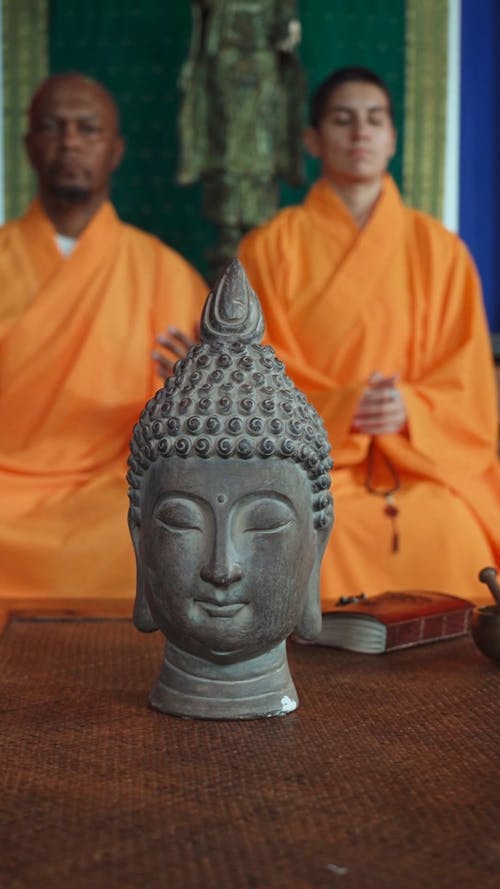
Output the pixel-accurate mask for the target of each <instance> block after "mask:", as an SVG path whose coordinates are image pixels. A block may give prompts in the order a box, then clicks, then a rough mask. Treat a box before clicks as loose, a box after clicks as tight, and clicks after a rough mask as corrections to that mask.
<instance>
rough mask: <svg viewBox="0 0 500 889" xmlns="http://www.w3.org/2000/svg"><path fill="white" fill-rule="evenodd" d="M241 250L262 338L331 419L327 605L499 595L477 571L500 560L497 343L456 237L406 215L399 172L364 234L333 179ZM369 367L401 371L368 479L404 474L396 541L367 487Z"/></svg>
mask: <svg viewBox="0 0 500 889" xmlns="http://www.w3.org/2000/svg"><path fill="white" fill-rule="evenodd" d="M240 258H241V260H242V262H243V264H244V266H245V268H246V271H247V273H248V276H249V279H250V281H251V283H252V285H253V287H254V289H255V291H256V292H257V294H258V296H259V297H260V299H261V301H262V306H263V310H264V315H265V318H266V325H267V338H268V340H269V341H270V342H271V343H272V345H273V346H274V347H275V348H276V350H277V352H278V354H279V355H280V357H281V358H282V359H283V360H284V361H285V362H286V364H287V367H288V371H289V373H290V375H291V376H292V377H293V378H294V379H295V382H296V383H297V385H298V386H299V387H300V388H301V389H302V390H303V391H304V392H305V393H306V394H307V396H308V397H309V398H310V400H311V401H312V402H313V404H314V405H315V406H316V408H317V410H318V411H319V413H320V414H321V415H322V416H323V419H324V421H325V424H326V427H327V430H328V433H329V437H330V441H331V443H332V455H333V458H334V461H335V467H334V470H333V494H334V498H335V514H336V520H335V526H334V529H333V532H332V536H331V540H330V543H329V547H328V549H327V552H326V554H325V558H324V562H323V574H322V598H323V603H324V606H325V607H329V606H330V605H332V604H333V603H334V602H335V601H336V600H337V598H338V597H339V596H343V595H353V594H356V593H359V592H361V591H364V592H365V593H366V594H367V595H373V594H375V593H377V592H381V591H382V590H387V589H393V590H394V589H405V588H406V589H408V588H421V589H435V590H443V591H449V592H451V593H455V594H457V595H462V596H464V597H469V598H473V599H475V600H476V601H486V602H489V601H490V600H491V596H490V595H489V592H488V590H487V589H486V588H485V587H484V586H483V585H482V584H480V583H479V581H478V580H477V574H478V571H479V569H481V568H482V567H484V566H486V565H488V564H495V563H497V564H498V562H499V560H500V471H499V464H498V460H497V457H496V440H497V429H498V426H497V419H496V413H497V411H496V402H495V385H494V374H493V363H492V357H491V346H490V341H489V337H488V332H487V326H486V322H485V315H484V308H483V304H482V298H481V291H480V285H479V281H478V277H477V273H476V271H475V268H474V264H473V262H472V260H471V258H470V255H469V254H468V252H467V249H466V247H465V245H464V244H463V242H462V241H461V240H460V239H459V238H458V237H457V236H456V235H453V234H451V233H450V232H449V231H447V230H446V229H445V228H444V227H443V226H442V225H441V224H440V223H438V222H437V221H436V220H434V219H432V218H431V217H430V216H427V215H426V214H424V213H421V212H418V211H415V210H411V209H408V208H405V207H404V205H403V203H402V201H401V198H400V195H399V192H398V190H397V188H396V186H395V184H394V183H393V181H392V179H391V178H390V177H389V176H387V177H386V179H385V182H384V188H383V192H382V194H381V197H380V198H379V200H378V202H377V204H376V207H375V209H374V211H373V213H372V215H371V217H370V219H369V221H368V223H367V225H366V226H365V227H364V228H363V229H362V230H361V231H360V230H359V229H358V228H357V227H356V225H355V222H354V220H353V218H352V217H351V215H350V214H349V212H348V210H347V208H346V207H345V206H344V204H343V203H342V202H341V200H340V199H339V198H338V196H337V195H336V194H335V192H334V190H333V189H332V188H331V187H330V186H329V185H328V183H327V182H326V181H324V180H320V181H318V182H317V183H316V184H315V185H314V186H313V188H312V189H311V191H310V192H309V194H308V196H307V197H306V200H305V202H304V204H303V205H301V206H299V207H291V208H286V209H285V210H282V211H281V212H280V213H278V215H277V216H276V217H275V218H274V219H273V220H271V222H269V223H267V224H266V225H264V226H262V227H261V228H259V229H256V230H255V231H253V232H251V233H250V234H249V235H247V236H246V238H244V240H243V241H242V244H241V247H240ZM372 371H379V372H380V373H383V374H386V375H389V374H398V375H399V379H400V381H401V382H400V383H399V389H400V391H401V393H402V395H403V397H404V400H405V404H406V407H407V411H408V429H407V431H406V432H405V433H403V434H394V435H385V436H378V437H377V439H376V454H378V460H377V461H376V463H375V469H374V474H373V478H372V484H373V485H374V486H376V487H377V488H378V489H380V490H382V491H383V490H387V489H388V488H390V487H391V486H392V479H391V477H390V475H389V474H388V472H387V469H386V466H385V463H384V459H383V457H382V456H381V455H386V456H387V457H388V458H389V459H390V461H391V462H392V465H393V466H395V467H396V468H397V471H398V473H399V475H400V478H401V482H402V487H401V489H400V490H399V492H398V493H397V494H396V496H395V502H396V504H397V506H398V508H399V515H398V517H397V519H396V521H397V523H398V527H399V538H400V547H399V551H398V552H392V546H391V542H392V531H393V526H392V522H391V520H390V518H388V517H387V515H386V514H385V513H384V507H385V505H386V504H385V500H384V498H383V497H381V496H376V495H374V494H370V493H369V492H368V491H367V490H366V488H365V484H364V483H365V479H366V475H367V452H368V446H369V437H368V436H366V435H362V434H354V433H353V432H352V431H351V421H352V417H353V413H354V409H355V406H356V405H357V403H358V400H359V398H360V396H361V393H362V391H363V389H364V388H365V386H366V382H367V379H368V377H369V375H370V373H371V372H372Z"/></svg>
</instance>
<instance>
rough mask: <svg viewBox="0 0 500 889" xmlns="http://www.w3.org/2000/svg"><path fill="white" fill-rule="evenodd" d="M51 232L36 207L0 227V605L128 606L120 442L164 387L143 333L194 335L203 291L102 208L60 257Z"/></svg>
mask: <svg viewBox="0 0 500 889" xmlns="http://www.w3.org/2000/svg"><path fill="white" fill-rule="evenodd" d="M54 236H55V232H54V229H53V227H52V225H51V223H50V222H49V220H48V218H47V217H46V216H45V214H44V212H43V210H42V208H41V206H40V204H39V203H38V202H37V201H35V202H34V203H33V204H32V206H31V207H30V208H29V210H28V212H27V213H26V215H25V216H23V217H22V218H21V219H19V220H16V221H14V222H11V223H8V224H7V225H6V226H4V227H3V228H2V229H0V292H1V295H2V296H1V301H0V416H1V418H2V421H1V426H0V566H1V570H0V607H1V604H2V600H3V601H4V602H5V601H6V599H12V598H22V597H28V598H38V597H42V598H43V597H45V598H46V597H71V598H76V599H85V598H88V597H95V598H101V599H102V598H104V599H106V598H114V597H118V598H127V597H128V598H132V597H133V595H134V592H135V566H134V560H133V550H132V544H131V541H130V539H129V534H128V528H127V507H128V502H127V484H126V480H125V473H126V461H127V456H128V444H129V439H130V436H131V431H132V427H133V424H134V423H135V421H136V420H137V418H138V416H139V413H140V411H141V410H142V408H143V407H144V404H145V402H146V401H147V400H148V399H149V398H150V397H151V395H152V394H153V393H154V392H155V391H156V389H158V388H159V386H160V385H161V382H162V381H161V380H160V379H159V378H158V377H156V376H155V368H154V363H153V360H152V359H151V357H150V353H151V349H152V348H153V345H154V338H155V335H156V334H157V333H158V332H160V331H163V330H164V329H165V328H166V326H167V325H168V324H174V325H176V326H178V327H179V328H181V329H183V330H184V331H185V332H186V333H188V334H189V335H192V334H193V333H194V323H195V321H196V320H197V319H199V317H200V311H201V307H202V305H203V302H204V299H205V296H206V293H207V287H206V285H205V283H204V282H203V280H202V279H201V278H200V277H199V275H198V274H197V273H196V272H195V271H194V269H192V268H191V267H190V266H189V265H188V263H187V262H185V261H184V260H183V259H182V257H180V256H179V255H178V254H177V253H175V252H174V251H173V250H170V249H169V248H167V247H165V246H164V245H163V244H162V243H160V241H158V240H157V239H156V238H154V237H152V236H151V235H148V234H145V233H144V232H141V231H139V230H138V229H135V228H133V227H132V226H129V225H125V224H123V223H122V222H120V220H119V219H118V217H117V216H116V213H115V211H114V209H113V207H112V206H111V204H110V203H107V204H104V205H103V206H102V207H101V208H100V210H99V211H98V213H97V214H96V215H95V216H94V218H93V219H92V221H91V222H90V223H89V225H88V226H87V228H86V229H85V231H84V232H83V234H82V236H81V237H80V239H79V240H78V242H77V244H76V247H75V249H74V251H73V253H72V254H71V255H70V256H68V257H63V256H61V255H60V253H59V250H58V249H57V246H56V243H55V240H54Z"/></svg>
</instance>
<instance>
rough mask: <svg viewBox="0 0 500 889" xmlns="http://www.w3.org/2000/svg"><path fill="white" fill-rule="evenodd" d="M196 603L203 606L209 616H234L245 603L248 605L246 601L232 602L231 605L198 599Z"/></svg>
mask: <svg viewBox="0 0 500 889" xmlns="http://www.w3.org/2000/svg"><path fill="white" fill-rule="evenodd" d="M197 604H198V605H199V606H200V608H203V610H204V611H206V612H207V614H209V615H210V617H234V615H235V614H238V612H239V611H241V609H242V608H244V607H245V605H248V602H233V603H232V604H231V605H217V603H216V602H201V601H200V600H199V599H198V603H197Z"/></svg>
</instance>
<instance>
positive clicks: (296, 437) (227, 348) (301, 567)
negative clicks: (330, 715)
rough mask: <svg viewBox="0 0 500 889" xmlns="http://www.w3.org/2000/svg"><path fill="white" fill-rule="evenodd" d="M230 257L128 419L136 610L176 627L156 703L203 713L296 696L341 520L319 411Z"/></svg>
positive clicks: (285, 702)
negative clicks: (158, 381)
mask: <svg viewBox="0 0 500 889" xmlns="http://www.w3.org/2000/svg"><path fill="white" fill-rule="evenodd" d="M263 326H264V325H263V318H262V312H261V309H260V305H259V303H258V300H257V297H256V295H255V293H254V292H253V290H252V289H251V287H250V285H249V283H248V281H247V279H246V276H245V272H244V271H243V266H242V265H241V264H240V263H239V261H238V260H233V261H232V263H231V264H230V266H229V267H228V269H227V270H226V272H225V273H224V275H223V276H222V278H221V279H220V281H219V282H218V284H217V285H216V286H215V288H214V290H213V291H212V292H211V293H210V294H209V296H208V299H207V302H206V305H205V309H204V311H203V317H202V324H201V343H200V344H199V345H194V346H192V347H191V349H190V350H189V352H188V354H187V356H186V357H185V358H184V359H181V360H180V361H178V362H177V364H176V365H175V373H174V375H173V376H171V377H169V378H168V379H167V381H166V383H165V386H164V388H163V389H160V390H159V392H157V393H156V395H155V397H154V398H153V399H152V400H151V401H150V402H149V403H148V404H147V405H146V407H145V409H144V411H143V413H142V414H141V417H140V419H139V421H138V423H137V424H136V426H135V428H134V434H133V439H132V443H131V457H130V461H129V463H130V471H129V475H128V478H129V482H130V511H129V524H130V530H131V534H132V539H133V542H134V549H135V554H136V560H137V595H136V603H135V609H134V622H135V624H136V626H137V627H138V629H140V630H143V631H145V632H148V631H152V630H156V629H160V630H162V631H163V632H164V634H165V636H166V637H167V640H168V641H167V644H166V649H165V659H164V662H163V666H162V669H161V673H160V677H159V679H158V681H157V683H156V685H155V687H154V689H153V691H152V693H151V697H150V702H151V704H152V706H153V707H155V708H157V709H158V710H162V711H164V712H166V713H173V714H176V715H182V716H195V717H202V718H206V719H228V718H232V719H245V718H247V719H248V718H251V717H258V716H277V715H284V714H286V713H289V712H290V711H292V710H294V709H295V708H296V706H297V693H296V690H295V687H294V684H293V681H292V679H291V676H290V673H289V670H288V664H287V658H286V638H287V636H289V635H290V633H292V632H294V631H295V632H296V633H297V634H298V635H299V636H301V638H303V639H309V640H313V639H314V638H316V637H317V635H318V633H319V631H320V629H321V608H320V598H319V570H320V563H321V558H322V555H323V552H324V548H325V545H326V542H327V540H328V536H329V534H330V530H331V527H332V524H333V501H332V496H331V493H330V469H331V465H332V461H331V458H330V445H329V442H328V439H327V437H326V434H325V430H324V426H323V423H322V421H321V419H320V417H319V415H318V414H317V412H316V411H315V409H314V408H313V407H312V405H311V404H309V403H308V401H307V399H306V397H305V396H304V395H303V394H302V393H301V392H299V391H298V390H297V389H296V388H295V386H294V384H293V383H292V381H291V380H290V379H289V377H287V376H286V374H285V371H284V367H283V363H282V362H281V361H280V360H279V359H278V358H277V357H276V355H275V354H274V351H273V349H272V348H271V347H270V346H263V345H261V344H260V338H261V336H262V331H263Z"/></svg>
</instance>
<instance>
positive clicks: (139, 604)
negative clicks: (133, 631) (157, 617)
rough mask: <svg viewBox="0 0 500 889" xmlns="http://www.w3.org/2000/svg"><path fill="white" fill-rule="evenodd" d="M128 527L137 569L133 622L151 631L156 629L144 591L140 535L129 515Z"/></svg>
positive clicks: (143, 630)
mask: <svg viewBox="0 0 500 889" xmlns="http://www.w3.org/2000/svg"><path fill="white" fill-rule="evenodd" d="M129 529H130V535H131V537H132V543H133V544H134V552H135V563H136V570H137V581H136V588H135V602H134V624H135V626H136V627H137V629H138V630H141V631H142V632H143V633H152V632H154V630H157V629H158V626H157V625H156V623H155V621H154V620H153V616H152V614H151V610H150V608H149V605H148V599H147V596H146V591H145V579H144V570H143V567H142V559H141V555H140V550H139V537H140V530H141V529H140V527H139V526H138V525H136V524H134V523H133V522H132V521H131V520H130V516H129Z"/></svg>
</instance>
